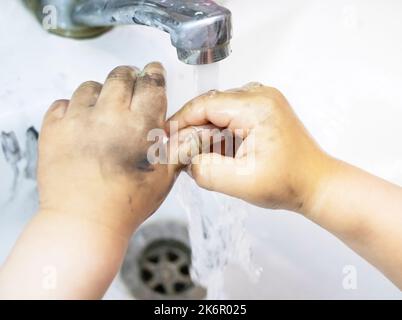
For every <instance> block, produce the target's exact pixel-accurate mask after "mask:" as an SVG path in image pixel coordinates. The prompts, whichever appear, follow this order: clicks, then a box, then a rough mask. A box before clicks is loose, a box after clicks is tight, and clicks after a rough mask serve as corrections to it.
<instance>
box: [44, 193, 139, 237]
mask: <svg viewBox="0 0 402 320" xmlns="http://www.w3.org/2000/svg"><path fill="white" fill-rule="evenodd" d="M136 200H137V199H132V198H131V197H130V196H129V195H126V194H124V193H123V192H113V190H112V189H109V191H106V192H102V190H98V191H97V192H90V191H86V192H85V193H84V194H83V195H82V196H81V195H80V194H76V193H74V192H73V193H72V194H71V196H70V195H69V193H68V192H65V193H64V194H63V195H60V194H59V195H58V196H55V195H52V196H51V197H49V196H47V194H44V195H43V196H42V194H41V201H40V209H39V215H40V216H44V217H45V216H46V217H50V216H57V217H58V219H60V220H64V221H65V223H69V224H82V225H85V226H87V227H88V228H90V229H93V230H97V229H98V230H101V229H107V230H109V233H113V234H114V235H115V236H116V237H119V238H125V239H126V240H127V241H128V240H129V239H130V238H131V236H132V234H133V232H134V231H135V230H136V229H137V228H138V227H139V226H140V224H141V223H142V221H141V220H140V216H141V215H140V211H141V204H140V203H136V202H137V201H136ZM134 208H135V209H134Z"/></svg>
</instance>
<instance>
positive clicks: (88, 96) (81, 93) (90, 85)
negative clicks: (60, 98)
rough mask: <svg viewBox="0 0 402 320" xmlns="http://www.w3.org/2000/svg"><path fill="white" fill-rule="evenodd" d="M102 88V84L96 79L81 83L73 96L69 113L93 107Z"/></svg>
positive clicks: (76, 112)
mask: <svg viewBox="0 0 402 320" xmlns="http://www.w3.org/2000/svg"><path fill="white" fill-rule="evenodd" d="M101 90H102V85H101V84H100V83H98V82H95V81H87V82H84V83H83V84H81V85H80V86H79V87H78V89H77V90H75V92H74V94H73V96H72V98H71V101H70V105H69V108H68V114H69V115H75V114H79V113H80V112H81V111H82V110H85V109H87V108H90V107H93V106H94V105H95V104H96V102H97V100H98V97H99V94H100V92H101Z"/></svg>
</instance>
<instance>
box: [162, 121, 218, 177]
mask: <svg viewBox="0 0 402 320" xmlns="http://www.w3.org/2000/svg"><path fill="white" fill-rule="evenodd" d="M206 132H208V134H206ZM216 132H219V129H217V128H216V127H214V126H201V127H189V128H185V129H183V130H180V132H178V133H177V134H175V135H173V136H171V137H170V139H169V143H168V150H169V164H170V165H173V166H174V167H175V168H176V169H182V168H184V167H185V166H187V165H189V164H191V159H192V158H193V157H195V156H197V155H199V154H200V153H202V152H210V146H211V143H212V142H211V141H212V139H213V138H214V137H213V135H214V134H216Z"/></svg>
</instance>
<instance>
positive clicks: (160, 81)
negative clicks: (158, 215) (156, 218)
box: [38, 63, 176, 235]
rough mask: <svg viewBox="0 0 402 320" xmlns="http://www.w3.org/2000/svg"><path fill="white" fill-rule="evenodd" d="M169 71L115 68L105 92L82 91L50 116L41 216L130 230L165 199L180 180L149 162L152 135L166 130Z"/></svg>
mask: <svg viewBox="0 0 402 320" xmlns="http://www.w3.org/2000/svg"><path fill="white" fill-rule="evenodd" d="M166 107H167V101H166V94H165V71H164V69H163V67H162V65H160V64H159V63H151V64H149V65H148V66H146V67H145V69H144V70H143V72H141V73H140V72H139V70H137V69H135V68H132V67H118V68H116V69H115V70H113V71H112V72H111V73H110V75H109V76H108V78H107V80H106V82H105V84H104V85H103V86H102V85H101V84H99V83H96V82H86V83H84V84H82V85H81V86H80V87H79V88H78V89H77V90H76V92H75V93H74V94H73V96H72V98H71V100H70V101H67V100H61V101H57V102H55V103H54V104H53V106H52V107H51V108H50V110H49V111H48V113H47V115H46V117H45V119H44V123H43V128H42V132H41V136H40V145H39V170H38V182H39V191H40V211H41V212H58V213H59V214H65V215H70V216H74V215H77V217H78V218H79V219H89V220H91V221H95V222H97V223H100V224H104V225H106V226H107V227H110V228H112V229H115V230H116V231H118V232H119V233H124V234H127V235H131V233H132V231H133V229H134V228H135V227H136V226H138V225H139V224H141V223H142V222H143V221H144V220H145V219H146V218H147V217H149V215H151V214H152V213H153V212H154V211H155V210H156V209H157V208H158V207H159V205H160V204H161V202H162V201H163V200H164V198H165V197H166V195H167V193H168V191H169V190H170V187H171V186H172V184H173V181H174V179H175V176H176V170H175V168H174V167H172V166H167V165H151V164H150V163H149V162H148V160H147V151H148V147H149V146H150V144H151V143H150V142H147V134H148V132H149V130H151V129H154V128H163V127H164V124H165V115H166Z"/></svg>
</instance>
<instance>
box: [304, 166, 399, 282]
mask: <svg viewBox="0 0 402 320" xmlns="http://www.w3.org/2000/svg"><path fill="white" fill-rule="evenodd" d="M331 168H332V170H331V171H330V172H329V174H328V175H327V176H326V177H325V178H323V179H322V182H321V183H320V184H319V185H318V186H317V190H318V191H317V192H316V194H315V196H314V201H313V202H312V203H311V207H310V208H307V210H306V212H304V213H305V215H306V217H308V218H310V219H311V220H313V221H314V222H316V223H318V224H319V225H321V226H322V227H324V228H325V229H327V230H328V231H330V232H331V233H333V234H335V235H336V236H338V237H339V238H340V239H341V240H342V241H344V242H345V243H346V244H348V245H349V246H350V247H351V248H352V249H354V250H355V251H356V252H358V253H359V254H360V255H361V256H362V257H364V258H365V259H367V260H368V261H369V262H371V263H372V264H373V265H375V266H376V267H377V268H378V269H380V270H381V271H382V272H383V273H384V274H385V275H386V276H387V277H389V278H390V279H391V280H392V281H393V282H394V283H395V284H396V285H397V286H398V287H399V288H402V250H401V248H402V232H401V229H402V188H400V187H398V186H396V185H393V184H391V183H389V182H387V181H384V180H382V179H380V178H378V177H375V176H372V175H370V174H368V173H367V172H364V171H362V170H360V169H358V168H356V167H353V166H351V165H348V164H346V163H344V162H341V161H337V160H333V165H332V166H331Z"/></svg>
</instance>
